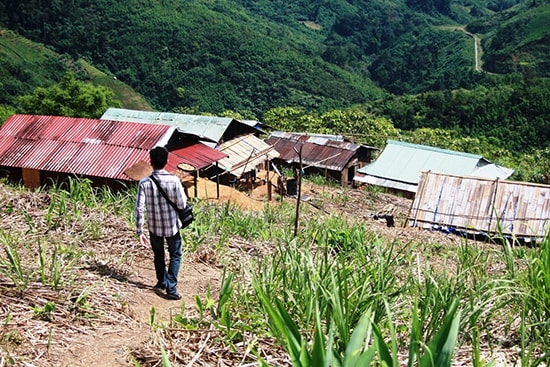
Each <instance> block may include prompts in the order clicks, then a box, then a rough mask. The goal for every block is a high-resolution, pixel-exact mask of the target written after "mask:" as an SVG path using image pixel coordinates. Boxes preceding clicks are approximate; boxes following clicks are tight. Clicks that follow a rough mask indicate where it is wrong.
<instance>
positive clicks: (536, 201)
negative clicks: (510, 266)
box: [408, 172, 550, 239]
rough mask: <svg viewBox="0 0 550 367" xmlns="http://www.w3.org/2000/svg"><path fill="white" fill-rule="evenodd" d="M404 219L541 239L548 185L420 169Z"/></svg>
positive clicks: (549, 214)
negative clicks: (406, 217)
mask: <svg viewBox="0 0 550 367" xmlns="http://www.w3.org/2000/svg"><path fill="white" fill-rule="evenodd" d="M408 223H409V225H410V226H418V227H422V228H434V229H444V230H450V231H466V232H468V233H483V234H487V235H495V234H500V233H502V234H504V235H511V236H515V237H518V238H525V239H541V238H544V236H546V234H547V233H548V230H549V229H550V186H548V185H538V184H530V183H525V182H517V181H505V180H502V181H501V180H488V179H482V178H472V177H463V176H452V175H443V174H437V173H432V172H422V173H421V177H420V181H419V185H418V190H417V192H416V196H415V199H414V202H413V204H412V206H411V211H410V213H409V220H408Z"/></svg>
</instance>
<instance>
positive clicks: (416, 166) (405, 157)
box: [355, 140, 513, 192]
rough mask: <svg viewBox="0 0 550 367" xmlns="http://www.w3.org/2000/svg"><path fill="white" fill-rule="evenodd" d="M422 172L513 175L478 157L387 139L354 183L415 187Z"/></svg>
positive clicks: (497, 176) (491, 175) (481, 175)
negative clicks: (368, 178) (370, 180)
mask: <svg viewBox="0 0 550 367" xmlns="http://www.w3.org/2000/svg"><path fill="white" fill-rule="evenodd" d="M487 166H491V168H488V167H487ZM482 167H485V168H482ZM422 171H432V172H437V173H442V174H454V175H462V176H472V175H475V176H478V177H485V178H508V177H509V176H510V175H511V174H512V172H513V171H512V170H509V169H507V168H504V167H500V168H499V166H497V165H493V164H491V163H490V162H488V161H487V160H485V159H484V158H483V157H482V156H480V155H477V154H470V153H463V152H457V151H453V150H448V149H440V148H434V147H430V146H426V145H418V144H410V143H404V142H400V141H395V140H388V144H387V145H386V147H385V148H384V150H383V151H382V153H381V154H380V156H379V157H378V158H377V159H376V160H375V161H374V162H373V163H371V164H369V165H367V166H365V167H362V168H360V169H359V170H357V172H358V173H361V174H364V175H365V176H360V175H357V176H356V178H355V180H356V181H361V182H366V181H365V177H366V176H373V177H376V178H381V179H384V180H389V181H395V182H399V183H405V184H410V185H418V180H419V179H420V172H422ZM413 192H414V191H413Z"/></svg>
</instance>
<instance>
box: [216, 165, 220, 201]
mask: <svg viewBox="0 0 550 367" xmlns="http://www.w3.org/2000/svg"><path fill="white" fill-rule="evenodd" d="M216 172H217V174H216V198H217V199H219V198H220V166H219V164H218V162H217V161H216Z"/></svg>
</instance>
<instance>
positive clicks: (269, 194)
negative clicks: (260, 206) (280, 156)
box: [265, 159, 271, 201]
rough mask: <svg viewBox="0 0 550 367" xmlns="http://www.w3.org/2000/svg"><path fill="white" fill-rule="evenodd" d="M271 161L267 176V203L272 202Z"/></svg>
mask: <svg viewBox="0 0 550 367" xmlns="http://www.w3.org/2000/svg"><path fill="white" fill-rule="evenodd" d="M269 162H270V161H269V159H268V160H267V173H266V175H265V181H266V183H267V201H271V177H269V173H270V172H269Z"/></svg>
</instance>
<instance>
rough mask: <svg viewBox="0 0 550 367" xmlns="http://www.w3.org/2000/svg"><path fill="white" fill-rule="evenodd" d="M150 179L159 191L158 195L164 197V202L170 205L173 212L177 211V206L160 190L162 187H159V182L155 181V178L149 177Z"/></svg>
mask: <svg viewBox="0 0 550 367" xmlns="http://www.w3.org/2000/svg"><path fill="white" fill-rule="evenodd" d="M149 177H150V178H151V180H153V182H154V183H155V184H156V185H157V188H158V189H159V191H160V193H161V194H162V196H164V198H165V199H166V201H167V202H168V204H170V205H171V206H172V208H174V210H175V211H178V210H179V209H178V206H177V205H176V204H175V203H174V202H173V201H172V200H170V199H169V198H168V195H167V194H166V192H165V191H164V190H163V189H162V187H160V184H159V182H158V181H157V179H156V178H155V176H153V175H151V176H149Z"/></svg>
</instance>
